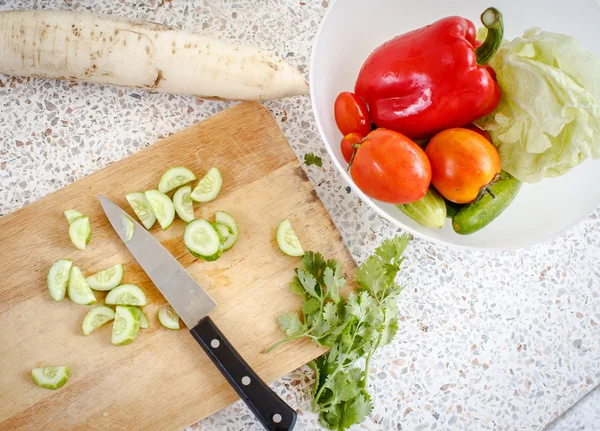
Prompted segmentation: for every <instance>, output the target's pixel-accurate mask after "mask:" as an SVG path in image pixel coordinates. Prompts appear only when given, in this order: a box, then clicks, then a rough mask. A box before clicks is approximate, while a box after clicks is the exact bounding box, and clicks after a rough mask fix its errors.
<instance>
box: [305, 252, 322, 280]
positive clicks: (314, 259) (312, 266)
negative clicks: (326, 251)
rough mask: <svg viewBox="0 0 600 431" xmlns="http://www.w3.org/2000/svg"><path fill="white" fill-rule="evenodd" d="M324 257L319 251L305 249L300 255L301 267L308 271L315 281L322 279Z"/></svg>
mask: <svg viewBox="0 0 600 431" xmlns="http://www.w3.org/2000/svg"><path fill="white" fill-rule="evenodd" d="M326 266H327V265H326V263H325V259H324V258H323V255H322V254H321V253H313V252H312V251H307V252H306V253H304V256H302V267H303V268H304V270H305V271H307V272H309V273H310V274H311V275H312V276H313V277H314V278H315V279H316V280H317V281H320V280H322V277H323V271H324V270H325V267H326Z"/></svg>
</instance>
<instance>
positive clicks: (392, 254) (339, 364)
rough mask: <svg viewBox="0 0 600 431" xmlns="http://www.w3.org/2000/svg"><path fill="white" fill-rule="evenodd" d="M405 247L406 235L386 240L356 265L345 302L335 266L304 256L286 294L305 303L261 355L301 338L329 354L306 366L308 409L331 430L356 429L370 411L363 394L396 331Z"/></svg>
mask: <svg viewBox="0 0 600 431" xmlns="http://www.w3.org/2000/svg"><path fill="white" fill-rule="evenodd" d="M408 241H409V237H408V236H407V235H406V234H404V235H401V236H396V237H394V238H392V239H388V240H385V241H384V242H383V243H382V244H381V246H380V247H379V248H377V249H376V250H375V253H374V254H373V255H372V256H370V257H369V258H367V260H365V261H364V262H363V264H362V265H360V268H359V269H358V271H357V273H356V282H357V285H358V289H357V291H356V292H353V293H351V294H350V295H349V296H348V297H347V298H343V297H341V296H340V289H341V288H342V287H343V286H344V285H345V284H346V280H345V279H344V276H343V273H342V268H341V266H340V264H339V262H337V261H335V260H327V261H326V260H325V259H324V258H323V255H322V254H320V253H313V252H307V253H306V254H305V255H304V257H303V258H302V268H296V276H295V277H294V280H293V281H292V282H291V284H290V288H291V290H292V291H293V292H295V293H297V294H299V295H300V296H301V297H302V300H303V301H304V302H303V305H302V310H301V313H300V314H298V313H293V312H289V313H284V314H282V315H280V316H279V326H280V327H281V330H282V331H284V332H285V334H286V335H287V337H286V338H284V339H282V340H280V341H278V342H277V343H275V344H274V345H272V346H271V347H269V348H268V349H267V350H266V351H265V353H268V352H270V351H271V350H273V349H274V348H275V347H277V346H278V345H280V344H281V343H284V342H287V341H291V340H295V339H298V338H302V337H307V338H310V340H311V341H313V342H314V343H316V344H318V345H320V346H326V347H329V348H330V350H329V352H327V353H325V354H324V355H322V356H320V357H319V358H317V359H316V360H314V361H312V362H311V363H309V364H308V365H309V366H310V367H311V368H312V369H313V370H314V371H315V373H316V381H315V386H314V388H313V402H312V409H313V411H315V412H318V413H319V414H320V422H321V424H322V425H323V426H325V427H327V428H329V429H332V430H340V431H341V430H345V429H347V428H349V427H350V426H352V425H353V424H357V423H360V422H362V421H363V420H364V419H365V417H366V416H367V415H368V414H369V413H370V412H371V410H372V408H373V403H372V401H371V397H370V396H369V394H368V392H367V390H366V388H367V374H368V370H369V360H370V359H371V356H372V355H373V353H374V352H375V350H377V348H378V347H379V346H384V345H385V344H387V343H389V342H390V341H391V340H392V338H393V337H394V335H395V334H396V332H397V330H398V309H397V306H396V297H397V295H398V294H399V293H400V292H401V291H402V287H401V286H400V285H399V284H397V283H396V281H395V279H396V275H397V274H398V272H399V271H400V265H401V264H402V261H403V260H404V257H402V253H403V252H404V250H405V249H406V246H407V245H408ZM362 358H364V359H365V360H364V361H359V360H360V359H362Z"/></svg>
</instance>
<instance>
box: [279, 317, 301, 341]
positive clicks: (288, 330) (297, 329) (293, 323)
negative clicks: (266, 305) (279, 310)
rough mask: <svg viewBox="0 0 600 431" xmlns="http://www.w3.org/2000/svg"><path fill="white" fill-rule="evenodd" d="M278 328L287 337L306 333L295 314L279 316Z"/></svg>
mask: <svg viewBox="0 0 600 431" xmlns="http://www.w3.org/2000/svg"><path fill="white" fill-rule="evenodd" d="M278 320H279V327H280V328H281V330H282V331H283V332H285V334H286V335H287V336H288V337H296V336H298V335H301V334H302V333H303V332H305V331H306V327H305V326H304V325H303V324H302V323H301V322H300V319H299V318H298V315H297V314H296V313H291V312H290V313H283V314H281V315H280V316H279V318H278Z"/></svg>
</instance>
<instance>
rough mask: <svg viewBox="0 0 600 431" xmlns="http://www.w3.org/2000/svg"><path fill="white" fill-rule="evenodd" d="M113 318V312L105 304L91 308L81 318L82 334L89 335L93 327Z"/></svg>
mask: <svg viewBox="0 0 600 431" xmlns="http://www.w3.org/2000/svg"><path fill="white" fill-rule="evenodd" d="M114 318H115V312H114V311H113V309H112V308H110V307H107V306H106V305H101V306H99V307H94V308H92V309H91V310H90V311H88V314H86V316H85V318H84V319H83V323H82V325H81V328H82V329H83V335H90V334H91V333H92V331H93V330H94V329H96V328H98V327H100V326H102V325H104V324H105V323H106V322H110V321H111V320H113V319H114Z"/></svg>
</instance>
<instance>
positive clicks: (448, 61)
mask: <svg viewBox="0 0 600 431" xmlns="http://www.w3.org/2000/svg"><path fill="white" fill-rule="evenodd" d="M481 21H482V22H483V24H484V25H485V26H486V27H487V29H488V34H487V38H486V40H485V41H484V42H483V44H479V43H478V42H477V40H476V35H477V29H476V28H475V25H474V24H473V23H472V22H471V21H469V20H468V19H465V18H461V17H457V16H453V17H448V18H443V19H441V20H439V21H437V22H434V23H433V24H431V25H428V26H426V27H423V28H420V29H418V30H414V31H411V32H410V33H406V34H403V35H400V36H398V37H396V38H394V39H392V40H390V41H388V42H386V43H384V44H383V45H381V46H380V47H378V48H377V49H376V50H375V51H373V53H372V54H371V55H370V56H369V58H367V60H366V61H365V63H364V64H363V66H362V69H361V71H360V73H359V75H358V79H357V81H356V86H355V89H354V92H355V93H356V94H357V95H358V96H359V97H361V98H362V99H363V101H364V102H365V103H366V104H367V106H368V108H369V112H370V114H371V119H372V120H373V122H374V123H375V124H376V125H377V127H385V128H388V129H391V130H395V131H396V132H399V133H402V134H404V135H406V136H408V137H409V138H412V139H426V138H429V137H431V136H433V135H434V134H435V133H437V132H439V131H441V130H444V129H448V128H452V127H462V126H465V125H467V124H469V123H471V122H472V121H474V120H476V119H478V118H480V117H483V116H484V115H487V114H489V113H490V112H492V111H493V110H494V109H495V108H496V106H498V103H500V98H501V91H500V86H499V85H498V83H497V82H496V75H495V73H494V71H493V70H492V69H491V67H489V66H485V64H486V63H487V62H488V61H489V60H490V59H491V58H492V57H493V56H494V54H495V53H496V51H497V50H498V48H499V47H500V44H501V43H502V36H503V33H504V24H503V21H502V14H500V12H499V11H498V10H496V9H495V8H488V9H487V10H486V11H485V12H484V13H483V14H482V15H481Z"/></svg>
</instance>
